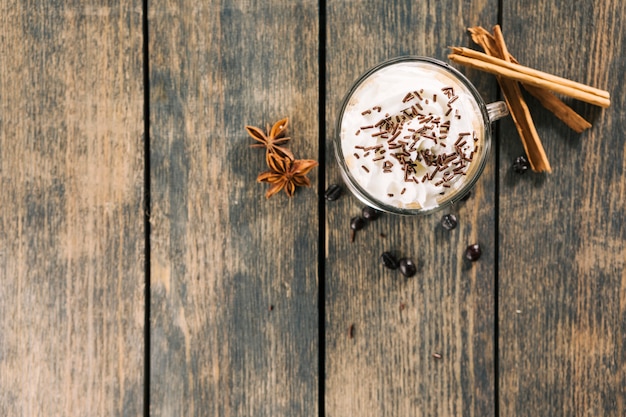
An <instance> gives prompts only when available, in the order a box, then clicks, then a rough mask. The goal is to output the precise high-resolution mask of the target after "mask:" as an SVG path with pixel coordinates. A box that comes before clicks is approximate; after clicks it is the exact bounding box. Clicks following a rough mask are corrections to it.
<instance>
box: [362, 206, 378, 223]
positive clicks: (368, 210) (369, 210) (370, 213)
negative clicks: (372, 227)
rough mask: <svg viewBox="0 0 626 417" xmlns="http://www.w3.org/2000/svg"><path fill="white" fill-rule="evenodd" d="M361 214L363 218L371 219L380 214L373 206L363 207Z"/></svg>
mask: <svg viewBox="0 0 626 417" xmlns="http://www.w3.org/2000/svg"><path fill="white" fill-rule="evenodd" d="M361 215H362V216H363V218H364V219H365V220H369V221H373V220H376V219H377V218H378V217H379V216H380V211H378V210H376V209H375V208H373V207H370V206H365V207H363V210H362V213H361Z"/></svg>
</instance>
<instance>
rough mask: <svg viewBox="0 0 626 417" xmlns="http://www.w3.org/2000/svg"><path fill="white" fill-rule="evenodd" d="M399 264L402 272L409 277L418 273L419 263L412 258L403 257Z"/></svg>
mask: <svg viewBox="0 0 626 417" xmlns="http://www.w3.org/2000/svg"><path fill="white" fill-rule="evenodd" d="M398 264H399V266H400V272H402V275H404V276H405V277H407V278H411V277H412V276H413V275H415V274H416V273H417V265H415V262H413V260H412V259H409V258H402V259H400V261H399V262H398Z"/></svg>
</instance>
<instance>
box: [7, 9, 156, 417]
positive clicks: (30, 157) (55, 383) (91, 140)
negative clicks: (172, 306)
mask: <svg viewBox="0 0 626 417" xmlns="http://www.w3.org/2000/svg"><path fill="white" fill-rule="evenodd" d="M141 16H142V15H141V3H140V2H134V3H132V2H123V4H118V3H117V2H106V1H89V2H84V1H67V2H31V1H13V0H10V1H4V2H2V5H0V39H1V40H0V190H2V191H1V192H0V276H1V277H2V278H1V279H0V300H1V302H0V415H3V416H61V415H63V416H86V415H90V416H91V415H93V416H96V415H97V416H121V415H124V416H133V415H134V416H137V415H141V414H142V411H143V382H144V381H143V376H144V375H143V364H144V361H143V352H144V344H143V331H144V280H145V273H144V261H143V254H144V231H143V212H142V208H143V207H142V206H143V175H142V172H143V171H142V170H143V140H142V139H143V138H142V132H143V104H142V103H143V101H142V100H143V87H142V61H141V44H142V36H141Z"/></svg>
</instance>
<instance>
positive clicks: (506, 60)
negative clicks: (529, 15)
mask: <svg viewBox="0 0 626 417" xmlns="http://www.w3.org/2000/svg"><path fill="white" fill-rule="evenodd" d="M496 27H497V26H496ZM451 49H452V50H453V52H454V53H455V54H458V55H462V56H466V57H468V58H475V59H478V60H480V61H485V62H487V63H490V64H493V65H497V66H501V67H503V68H506V69H509V70H512V71H516V72H519V73H521V74H523V75H527V76H529V77H533V78H538V79H541V80H546V81H551V82H554V83H555V84H561V85H563V86H566V87H568V88H571V89H574V90H580V91H584V92H587V93H589V94H593V95H596V96H599V97H602V98H606V99H610V94H609V92H608V91H606V90H600V89H599V88H595V87H592V86H589V85H586V84H581V83H578V82H576V81H572V80H568V79H567V78H562V77H557V76H556V75H552V74H549V73H547V72H543V71H539V70H536V69H534V68H529V67H526V66H524V65H520V64H517V63H514V62H512V60H511V59H510V55H509V54H508V53H507V55H506V57H495V56H490V55H487V54H484V53H482V52H478V51H475V50H473V49H469V48H463V47H452V48H451ZM520 76H522V75H520Z"/></svg>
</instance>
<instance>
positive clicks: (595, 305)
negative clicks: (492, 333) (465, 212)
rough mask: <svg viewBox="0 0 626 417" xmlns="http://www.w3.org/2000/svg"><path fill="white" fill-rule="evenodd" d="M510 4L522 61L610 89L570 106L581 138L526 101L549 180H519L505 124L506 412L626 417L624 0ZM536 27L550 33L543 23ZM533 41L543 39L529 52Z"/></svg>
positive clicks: (514, 146) (514, 47)
mask: <svg viewBox="0 0 626 417" xmlns="http://www.w3.org/2000/svg"><path fill="white" fill-rule="evenodd" d="M528 3H529V4H526V5H524V6H522V5H519V4H518V5H514V4H511V8H508V9H507V8H505V9H504V10H503V22H502V23H503V31H504V36H505V38H508V39H509V41H508V44H509V49H510V51H511V53H512V54H513V55H515V56H516V57H517V59H518V60H519V61H520V62H522V63H524V64H525V65H530V66H533V67H536V68H540V69H542V70H545V71H548V72H551V73H555V74H558V75H561V76H565V77H568V78H571V79H573V80H576V81H581V82H584V83H587V84H590V85H594V86H597V87H600V88H603V89H606V90H608V91H610V93H611V100H612V103H611V107H610V108H608V109H606V110H603V111H601V110H599V109H598V108H596V107H593V106H588V105H585V104H583V103H578V102H572V104H573V106H574V107H575V108H576V109H577V110H578V111H579V112H580V113H581V114H582V115H583V116H585V117H586V118H587V119H588V120H589V121H591V123H592V124H593V127H592V128H591V129H590V130H588V131H586V132H585V133H583V134H581V135H579V134H576V133H574V132H572V131H571V130H569V129H568V128H567V127H565V126H564V125H563V124H562V123H561V122H560V121H559V120H557V119H556V118H554V117H553V116H552V115H551V114H548V113H547V112H545V111H543V110H542V108H541V106H540V105H538V104H537V102H536V101H533V100H530V99H529V103H530V105H531V111H532V112H533V115H534V118H535V121H536V125H537V130H538V132H539V135H540V136H541V137H542V138H543V143H544V146H545V148H546V153H547V155H548V158H550V162H551V164H552V167H553V170H554V172H553V174H551V175H545V176H544V175H530V176H524V177H522V178H517V177H516V176H515V175H513V174H512V172H511V170H510V166H511V161H512V160H513V159H514V158H515V156H516V155H518V154H520V153H521V148H520V146H519V142H518V141H517V140H508V138H511V139H515V138H516V137H515V134H514V130H513V127H512V125H511V123H510V122H506V123H503V124H502V131H501V143H502V146H501V152H500V164H499V172H500V193H499V194H500V198H499V204H500V210H499V216H498V218H499V226H500V227H499V240H500V244H499V250H500V262H499V268H498V277H499V297H498V301H499V315H498V316H499V334H500V338H499V353H500V371H499V374H500V379H499V388H500V409H501V414H502V415H516V416H517V415H542V416H548V415H552V416H556V415H559V416H573V415H575V416H598V415H609V416H623V415H626V345H625V342H624V339H625V331H626V226H625V224H624V220H625V218H626V217H625V216H626V192H625V187H626V166H625V164H626V141H625V140H624V133H623V130H624V122H625V120H626V119H625V118H624V74H625V73H626V62H625V61H624V57H623V51H624V50H625V49H626V42H625V40H626V31H625V30H624V23H623V22H624V18H625V17H626V8H625V3H624V2H623V1H618V0H609V1H603V2H591V1H590V2H577V4H576V5H574V4H572V3H571V2H542V5H541V6H540V7H539V6H537V5H534V4H530V3H531V2H528ZM537 28H545V29H542V30H537ZM528 45H542V47H541V48H529V47H528Z"/></svg>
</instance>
